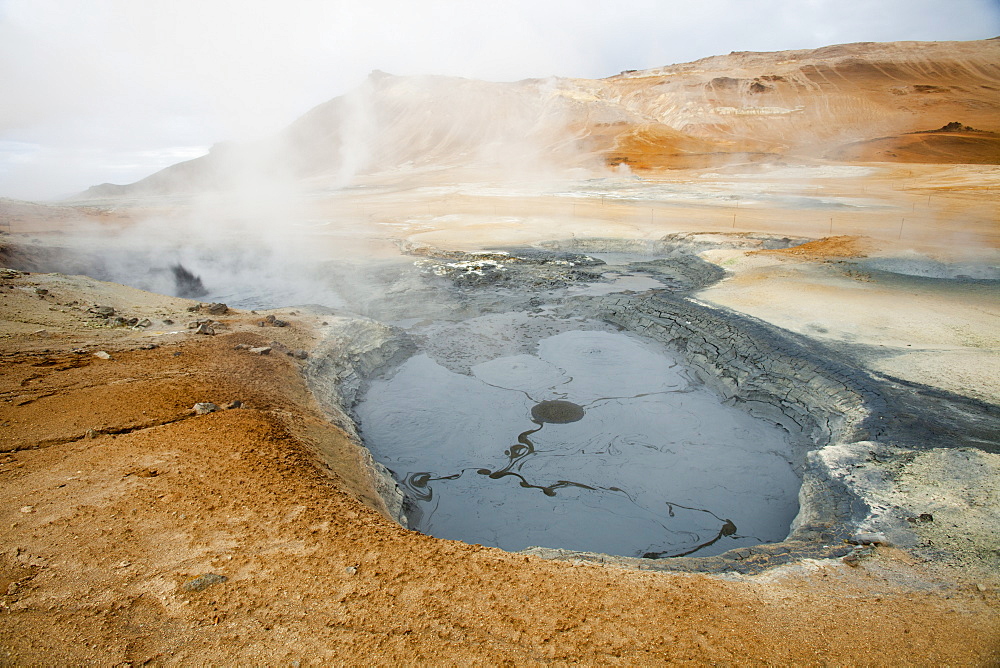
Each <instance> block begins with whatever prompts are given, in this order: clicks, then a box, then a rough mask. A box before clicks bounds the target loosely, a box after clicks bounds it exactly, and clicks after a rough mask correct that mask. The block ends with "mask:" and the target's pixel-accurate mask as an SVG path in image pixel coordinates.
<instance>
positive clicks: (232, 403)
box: [226, 399, 243, 411]
mask: <svg viewBox="0 0 1000 668" xmlns="http://www.w3.org/2000/svg"><path fill="white" fill-rule="evenodd" d="M234 408H243V402H242V401H240V400H239V399H237V400H235V401H230V402H229V403H228V404H226V410H227V411H228V410H232V409H234Z"/></svg>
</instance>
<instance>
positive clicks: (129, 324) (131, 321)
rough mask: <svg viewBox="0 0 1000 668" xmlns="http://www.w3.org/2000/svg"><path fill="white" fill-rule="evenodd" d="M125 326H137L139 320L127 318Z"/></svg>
mask: <svg viewBox="0 0 1000 668" xmlns="http://www.w3.org/2000/svg"><path fill="white" fill-rule="evenodd" d="M125 324H126V325H128V326H129V327H135V326H136V325H138V324H139V318H129V319H128V320H126V321H125Z"/></svg>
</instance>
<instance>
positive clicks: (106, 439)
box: [0, 274, 1000, 665]
mask: <svg viewBox="0 0 1000 668" xmlns="http://www.w3.org/2000/svg"><path fill="white" fill-rule="evenodd" d="M36 288H41V289H47V290H49V293H48V294H47V295H38V294H37V293H36ZM2 295H3V299H2V302H0V319H2V323H3V331H4V332H6V333H7V334H6V335H5V336H4V338H3V339H2V340H0V355H2V359H3V365H4V373H3V375H2V380H0V385H2V387H0V393H2V394H0V396H2V398H3V402H2V403H0V434H2V446H0V447H2V452H3V454H2V459H0V489H2V492H3V498H4V499H5V503H4V504H3V506H2V508H0V544H2V545H3V546H4V548H3V552H2V554H0V585H2V588H0V594H2V599H0V601H2V603H0V652H2V654H0V656H2V657H3V659H2V661H3V663H5V664H40V663H44V664H50V663H56V664H65V663H73V664H103V665H145V664H166V663H178V662H183V663H203V662H213V663H277V662H291V661H299V662H303V663H306V664H312V663H315V664H318V663H330V662H337V663H360V662H364V663H394V664H398V663H427V662H433V663H452V664H458V663H462V664H468V663H476V664H486V663H488V664H497V663H500V664H524V663H551V662H555V663H568V662H574V663H575V662H583V663H591V664H595V663H602V664H606V663H616V664H632V665H634V664H638V663H642V664H649V663H667V662H699V663H707V662H724V663H739V664H748V663H749V664H753V663H760V664H764V663H780V664H793V663H794V664H812V665H819V664H830V663H834V664H844V663H864V664H908V663H914V662H917V663H936V664H941V663H955V664H981V665H985V664H990V663H996V662H997V661H1000V647H998V645H997V642H996V639H997V638H998V637H1000V608H998V605H997V604H998V601H1000V595H998V591H997V589H996V583H995V582H992V581H990V580H989V579H982V578H979V579H974V578H975V576H974V575H973V574H967V575H964V576H963V575H962V574H961V573H957V574H956V573H942V572H941V571H940V569H939V568H932V565H929V564H920V563H914V562H913V560H912V559H911V558H909V557H907V556H906V555H905V554H903V553H901V552H898V551H895V550H893V549H890V548H879V549H878V550H876V552H875V555H874V556H873V557H872V558H870V559H868V560H866V561H863V562H861V564H860V565H857V566H849V565H845V564H843V563H840V562H837V561H834V562H822V563H820V562H810V563H805V564H802V565H799V566H796V567H791V568H786V569H782V570H779V571H772V572H771V573H770V574H768V575H764V576H759V577H757V578H750V579H733V580H727V579H720V578H713V577H707V576H698V575H685V574H664V573H650V572H642V571H633V570H626V569H622V568H617V567H609V566H606V567H600V566H593V565H582V564H573V563H562V562H552V561H545V560H542V559H538V558H535V557H526V556H523V555H518V554H511V553H506V552H503V551H501V550H497V549H491V548H484V547H480V546H478V545H466V544H463V543H459V542H454V541H446V540H438V539H434V538H431V537H428V536H424V535H421V534H418V533H416V532H413V531H407V530H405V529H402V528H400V527H399V526H398V525H396V524H395V523H393V522H392V521H390V520H388V519H386V518H385V517H384V516H383V515H381V514H380V513H379V512H377V511H376V510H373V509H372V507H373V506H377V505H378V502H377V500H375V498H374V497H373V495H372V494H371V491H370V489H369V488H368V487H367V484H366V479H365V477H364V475H363V473H362V472H361V471H360V468H359V465H358V461H359V459H358V453H357V450H356V446H354V445H353V444H352V443H351V442H350V441H349V440H348V439H347V438H346V437H345V436H344V434H343V433H342V432H340V431H339V430H338V429H337V428H335V427H333V426H331V425H330V424H329V423H328V422H327V421H326V420H325V419H324V416H323V415H322V414H321V412H320V411H319V409H318V408H317V406H316V404H315V403H314V401H313V399H312V398H311V396H310V395H309V393H308V392H307V390H306V387H305V385H304V382H303V380H302V377H301V375H300V373H299V370H298V368H297V366H296V365H297V364H298V362H295V361H293V360H292V359H291V358H290V357H287V356H282V355H280V354H277V353H272V354H271V355H267V356H260V355H255V354H252V353H249V352H248V351H247V350H237V349H234V345H235V344H237V343H246V344H258V343H269V342H270V341H271V340H272V339H279V340H282V341H284V342H285V343H286V344H287V345H288V346H289V347H301V346H308V345H309V343H310V341H311V340H312V336H311V334H310V331H311V327H312V326H313V324H314V322H313V321H312V320H311V319H310V318H309V317H306V316H301V315H299V316H294V315H288V313H287V312H286V311H282V313H281V314H280V315H281V317H282V318H284V319H287V320H288V321H290V322H291V326H290V327H288V328H282V329H278V328H268V329H261V328H260V327H257V326H255V323H256V322H257V321H258V320H259V317H257V316H253V315H250V314H245V313H240V314H230V315H229V316H226V317H222V318H220V320H222V321H223V322H224V323H225V324H226V325H227V328H226V329H224V330H220V331H222V332H224V333H220V334H218V335H217V336H215V337H205V336H197V335H194V334H190V333H186V332H182V333H178V334H162V335H159V336H155V337H154V336H152V335H151V334H150V333H138V332H132V331H130V330H122V329H120V328H119V329H108V328H94V327H92V326H88V325H87V322H88V317H87V315H86V314H85V313H83V312H82V311H79V310H76V309H74V308H73V307H72V306H69V307H67V306H65V305H66V304H70V303H71V302H73V301H77V302H79V303H81V304H83V305H89V304H90V303H108V302H112V303H114V304H115V306H116V307H117V308H119V309H121V310H123V311H129V312H133V313H136V314H140V315H142V314H147V313H149V314H155V315H156V316H157V317H159V318H164V317H168V316H172V317H173V319H176V320H177V322H179V323H183V322H185V321H186V320H188V319H191V318H193V317H195V314H190V313H187V312H186V311H185V310H184V307H185V306H186V305H187V304H188V302H185V301H183V300H176V299H169V298H159V297H155V296H152V295H145V294H144V293H139V292H138V291H131V290H127V289H124V288H120V287H116V286H111V285H109V284H99V283H97V282H94V281H90V280H89V279H74V278H67V277H61V276H57V275H40V274H33V275H23V276H20V277H16V278H6V279H4V280H3V285H2ZM63 311H65V313H63ZM39 327H43V328H44V329H45V331H44V332H41V331H39V329H38V328H39ZM161 329H162V328H161ZM151 342H155V343H156V344H157V345H158V347H156V348H153V349H143V346H146V345H148V344H150V343H151ZM81 348H82V349H83V351H82V352H79V350H80V349H81ZM100 350H103V351H106V352H108V353H110V359H101V358H99V357H95V356H94V354H93V353H94V352H95V351H100ZM237 399H238V400H241V401H243V402H244V407H243V408H238V409H231V410H221V411H218V412H215V413H210V414H207V415H200V416H197V415H194V414H193V413H192V412H191V411H190V409H191V407H192V406H193V405H194V404H195V403H197V402H205V401H211V402H214V403H216V404H218V405H220V406H223V405H225V404H226V403H227V402H230V401H232V400H237ZM204 574H217V575H220V576H223V577H225V578H227V579H226V580H225V581H223V582H217V583H215V584H210V585H208V586H207V587H206V588H204V589H203V590H202V591H194V590H190V589H188V588H185V585H186V583H190V582H191V581H192V580H194V579H195V578H197V577H199V576H202V575H204ZM942 576H945V577H942Z"/></svg>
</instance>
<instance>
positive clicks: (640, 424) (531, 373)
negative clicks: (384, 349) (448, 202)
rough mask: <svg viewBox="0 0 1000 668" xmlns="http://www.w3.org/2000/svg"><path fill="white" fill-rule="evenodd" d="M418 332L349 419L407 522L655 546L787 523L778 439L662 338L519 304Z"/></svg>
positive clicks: (711, 544) (793, 498) (500, 540)
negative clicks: (403, 499)
mask: <svg viewBox="0 0 1000 668" xmlns="http://www.w3.org/2000/svg"><path fill="white" fill-rule="evenodd" d="M582 327H590V328H592V329H586V328H582ZM470 332H476V335H475V336H470ZM525 332H529V334H528V335H526V334H525ZM531 332H534V333H535V336H534V338H533V340H532V336H530V333H531ZM410 334H411V336H413V338H414V339H415V340H416V341H417V342H418V344H419V342H421V341H423V342H424V344H423V345H421V348H422V350H421V351H420V352H418V354H416V355H414V356H413V357H411V358H410V359H408V360H407V361H406V362H404V363H403V364H402V365H400V366H399V367H398V368H397V369H395V370H394V372H393V373H392V374H391V376H389V377H384V378H382V379H378V380H374V381H373V382H372V384H371V385H370V388H369V389H368V391H367V393H366V395H365V396H364V397H363V398H362V400H361V402H360V403H359V404H358V405H357V406H356V407H355V413H356V416H357V418H358V420H359V423H360V425H361V430H362V435H363V438H364V441H365V444H366V445H367V446H368V448H369V449H370V450H371V451H372V453H373V455H374V456H375V458H376V459H378V460H379V461H381V462H382V463H383V464H384V465H385V466H386V467H387V468H389V470H390V471H392V473H393V475H394V476H395V477H396V479H397V481H398V482H399V483H400V485H401V487H403V489H404V491H405V493H406V495H407V499H408V504H409V509H408V513H407V515H408V520H409V524H410V526H411V528H414V529H416V530H418V531H421V532H423V533H427V534H430V535H433V536H436V537H439V538H451V539H458V540H462V541H465V542H468V543H479V544H482V545H489V546H494V547H500V548H503V549H506V550H511V551H516V550H521V549H524V548H527V547H529V546H542V547H554V548H563V549H569V550H575V551H585V552H600V553H605V554H613V555H623V556H638V557H648V558H659V557H670V556H683V555H689V554H696V555H698V556H709V555H713V554H719V553H721V552H724V551H726V550H730V549H733V548H736V547H742V546H748V545H757V544H760V543H768V542H777V541H781V540H783V539H784V538H785V536H786V535H787V533H788V530H789V525H790V523H791V521H792V519H793V518H794V516H795V514H796V512H797V510H798V504H797V495H798V489H799V486H800V480H799V477H798V475H797V473H796V471H795V470H794V465H793V463H792V462H793V455H792V445H791V443H790V441H789V440H788V438H787V434H786V433H785V432H784V431H783V430H781V429H779V428H777V427H775V426H773V425H772V424H770V423H768V422H764V421H762V420H759V419H756V418H754V417H752V416H750V415H749V414H747V413H745V412H743V411H741V410H739V409H737V408H734V407H731V406H727V405H724V404H723V403H721V401H720V399H719V397H718V396H717V395H716V394H714V393H713V392H712V391H711V390H709V389H708V388H706V387H705V386H704V385H702V384H701V383H699V382H698V381H697V380H696V379H695V378H694V376H693V375H691V374H689V373H688V371H687V370H686V368H685V367H684V366H683V365H682V364H681V363H680V362H679V361H678V358H677V357H675V355H674V354H673V353H672V352H671V351H669V350H668V349H667V348H665V347H664V346H662V345H660V344H657V343H655V342H651V341H648V340H645V339H642V338H641V337H638V336H636V335H632V334H629V333H625V332H618V331H613V330H611V329H610V328H608V327H606V326H604V325H602V324H600V323H596V322H589V323H586V322H579V321H573V322H567V321H566V320H565V319H558V318H554V317H547V316H531V315H528V314H523V313H518V314H500V315H497V314H494V315H491V316H486V317H480V318H474V319H472V320H471V321H464V322H462V323H432V324H425V325H422V326H421V325H418V326H415V327H414V328H412V329H411V331H410ZM519 337H520V340H519ZM470 348H471V349H472V352H469V349H470Z"/></svg>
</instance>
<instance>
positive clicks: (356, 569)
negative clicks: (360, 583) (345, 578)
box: [344, 566, 358, 575]
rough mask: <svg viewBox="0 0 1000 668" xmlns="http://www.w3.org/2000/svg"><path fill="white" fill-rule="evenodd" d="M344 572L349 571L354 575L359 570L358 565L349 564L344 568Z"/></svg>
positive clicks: (348, 572)
mask: <svg viewBox="0 0 1000 668" xmlns="http://www.w3.org/2000/svg"><path fill="white" fill-rule="evenodd" d="M344 572H345V573H347V574H348V575H354V574H355V573H357V572H358V567H357V566H348V567H347V568H345V569H344Z"/></svg>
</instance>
